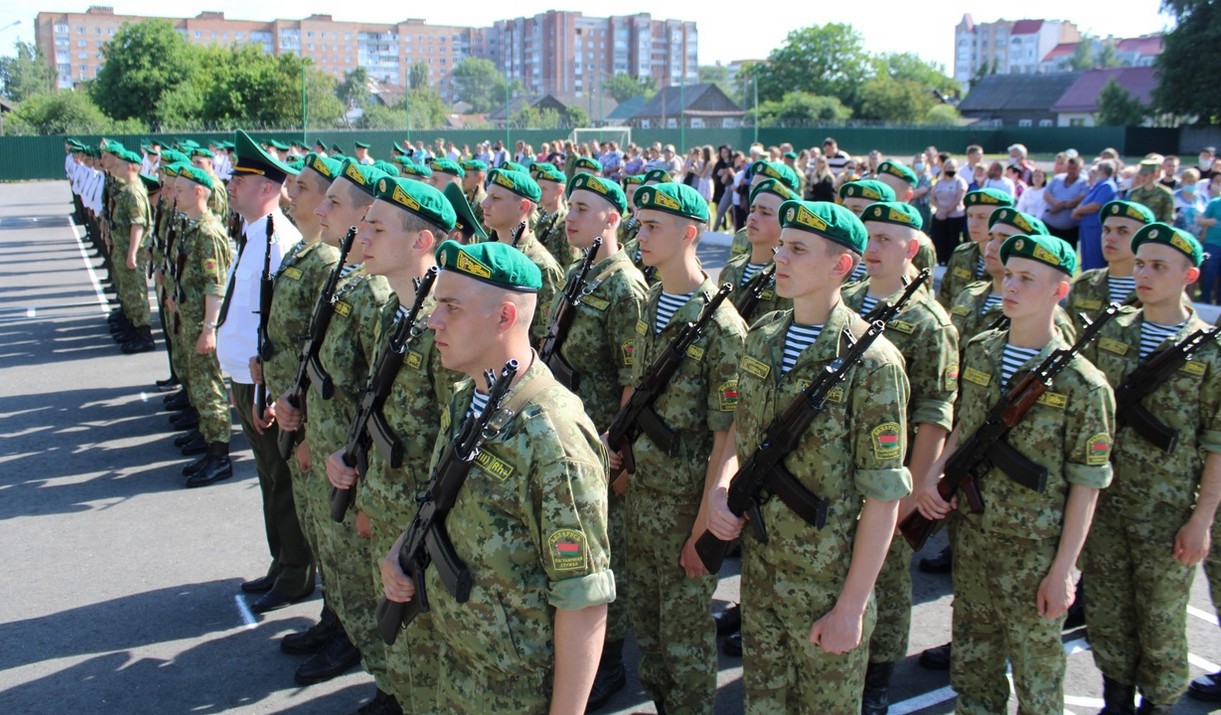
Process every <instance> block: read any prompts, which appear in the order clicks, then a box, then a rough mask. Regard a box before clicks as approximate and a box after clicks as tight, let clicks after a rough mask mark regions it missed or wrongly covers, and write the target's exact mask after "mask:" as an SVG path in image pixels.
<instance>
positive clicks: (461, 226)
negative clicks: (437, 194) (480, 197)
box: [442, 181, 488, 243]
mask: <svg viewBox="0 0 1221 715" xmlns="http://www.w3.org/2000/svg"><path fill="white" fill-rule="evenodd" d="M442 193H443V194H445V198H447V199H449V205H450V206H452V207H453V209H454V215H455V217H456V218H455V221H454V228H456V229H458V230H460V231H462V235H463V237H465V238H466V243H472V242H473V239H478V240H480V241H486V240H488V234H487V232H486V231H484V230H483V226H482V225H480V223H479V219H477V218H475V212H474V211H472V210H471V204H470V202H469V201H467V200H466V194H465V193H464V192H463V191H462V187H461V186H459V185H458V184H455V183H453V182H452V181H451V182H448V183H446V184H445V191H443V192H442Z"/></svg>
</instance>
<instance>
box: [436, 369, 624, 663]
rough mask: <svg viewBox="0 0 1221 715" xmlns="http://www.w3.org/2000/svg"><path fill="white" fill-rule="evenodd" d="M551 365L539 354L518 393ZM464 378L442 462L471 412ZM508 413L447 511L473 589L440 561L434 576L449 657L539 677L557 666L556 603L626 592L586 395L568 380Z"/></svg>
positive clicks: (447, 424)
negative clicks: (447, 576) (453, 579)
mask: <svg viewBox="0 0 1221 715" xmlns="http://www.w3.org/2000/svg"><path fill="white" fill-rule="evenodd" d="M549 377H550V372H549V371H548V370H547V368H546V366H544V365H543V364H542V363H541V362H540V361H539V360H538V359H537V356H535V359H534V361H533V363H532V364H531V365H530V367H529V368H528V369H527V370H526V373H525V375H524V376H523V377H521V378H520V380H519V382H518V383H517V384H516V385H515V386H514V388H513V390H512V391H510V393H509V396H508V401H512V399H513V393H514V392H516V391H518V390H522V389H524V388H525V387H526V386H527V385H528V384H529V382H530V381H532V380H538V379H546V378H549ZM456 389H457V392H456V394H455V395H454V398H453V400H452V401H451V402H450V404H449V405H448V408H447V409H444V410H442V413H441V431H440V433H439V434H438V437H437V441H436V445H435V448H434V449H433V457H432V462H433V467H435V466H436V462H437V460H438V459H439V458H440V455H441V453H442V451H443V450H444V448H445V446H446V445H447V444H448V443H449V441H450V439H452V437H453V436H454V434H455V433H456V432H457V430H458V429H459V427H460V426H461V424H462V422H463V417H464V415H465V414H466V410H467V408H468V407H469V406H470V403H471V397H472V395H473V393H474V384H473V383H472V382H471V380H469V379H466V380H464V381H463V382H462V383H459V384H458V385H457V386H456ZM505 415H507V413H502V416H501V417H496V416H494V417H493V418H492V420H493V424H497V423H500V422H504V424H503V425H501V426H500V428H499V431H497V432H496V433H495V434H493V435H492V436H491V437H490V438H489V439H488V440H487V441H486V442H485V443H484V444H483V447H482V448H481V450H480V452H479V456H478V457H476V459H475V464H474V467H473V468H472V469H471V471H470V474H469V475H468V476H467V478H466V482H465V484H464V485H463V487H462V490H461V491H460V492H459V493H458V498H457V501H456V503H455V504H454V507H453V509H452V510H451V511H450V512H449V516H448V518H447V519H446V526H447V527H448V532H449V537H450V540H451V541H452V542H453V545H454V549H455V550H456V551H457V553H458V556H460V557H461V558H462V560H463V562H465V563H466V565H467V566H468V567H469V568H470V570H471V574H472V575H473V577H474V584H473V586H472V588H471V594H470V600H469V601H467V602H466V603H464V604H459V603H457V602H455V601H454V599H453V598H452V597H451V596H450V595H449V593H448V592H447V591H446V590H445V587H444V585H443V584H442V583H441V579H440V576H438V574H437V569H435V568H430V569H428V572H427V578H428V581H427V584H428V591H429V593H430V594H431V595H432V599H431V605H432V624H433V626H434V628H435V632H436V633H438V634H440V637H441V638H442V639H443V640H444V642H445V645H446V651H447V653H448V657H449V661H448V664H449V665H451V666H457V667H461V668H462V669H463V670H464V671H469V670H476V669H477V670H479V671H483V672H487V671H489V670H490V671H491V672H493V673H496V674H499V675H500V676H501V677H507V678H520V677H533V678H534V679H536V680H537V679H538V678H537V676H538V675H539V674H544V675H545V674H548V673H550V672H551V671H552V670H553V668H554V662H555V646H554V618H555V610H556V609H561V610H578V609H581V608H585V607H588V606H595V605H601V604H604V603H609V602H611V601H613V600H614V599H615V578H614V574H613V572H612V571H611V570H610V543H609V539H608V537H607V527H606V520H607V512H606V509H607V506H606V498H607V491H608V489H607V478H606V470H607V467H606V453H605V450H604V449H603V447H602V445H601V441H600V439H599V437H598V432H597V430H596V429H595V428H594V426H593V423H592V422H590V420H589V418H588V417H587V416H586V415H585V413H584V410H583V409H582V407H581V402H580V400H578V399H577V398H576V396H575V395H573V394H572V393H571V392H569V391H568V390H566V389H564V388H563V387H562V386H561V385H559V384H558V383H556V384H552V385H551V386H549V387H547V388H546V389H544V390H542V392H541V393H539V394H537V395H535V396H534V397H533V398H532V399H531V400H530V401H529V402H527V403H526V405H525V406H524V407H521V408H520V409H519V410H518V411H517V412H516V414H514V415H511V416H507V418H506V417H505ZM546 679H547V680H549V677H548V678H546Z"/></svg>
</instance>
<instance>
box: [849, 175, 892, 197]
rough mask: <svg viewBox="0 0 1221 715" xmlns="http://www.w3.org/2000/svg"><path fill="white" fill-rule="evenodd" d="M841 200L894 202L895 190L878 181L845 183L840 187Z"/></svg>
mask: <svg viewBox="0 0 1221 715" xmlns="http://www.w3.org/2000/svg"><path fill="white" fill-rule="evenodd" d="M839 197H840V199H869V200H870V201H894V200H895V199H897V198H898V197H897V196H895V190H894V189H892V188H890V185H888V184H884V183H882V182H881V181H878V180H876V179H860V180H858V181H848V182H845V183H844V185H843V186H840V187H839Z"/></svg>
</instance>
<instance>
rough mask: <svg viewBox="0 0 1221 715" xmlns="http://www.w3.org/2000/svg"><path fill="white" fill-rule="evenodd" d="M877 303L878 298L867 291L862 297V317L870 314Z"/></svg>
mask: <svg viewBox="0 0 1221 715" xmlns="http://www.w3.org/2000/svg"><path fill="white" fill-rule="evenodd" d="M877 305H878V299H877V298H874V297H873V296H871V295H869V294H868V293H866V294H865V297H864V298H862V299H861V317H864V316H866V315H869V311H871V310H873V309H874V308H876V307H877Z"/></svg>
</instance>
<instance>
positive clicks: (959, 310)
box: [950, 305, 971, 315]
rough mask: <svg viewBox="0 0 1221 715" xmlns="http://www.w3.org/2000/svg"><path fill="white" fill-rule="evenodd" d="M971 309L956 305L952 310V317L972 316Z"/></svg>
mask: <svg viewBox="0 0 1221 715" xmlns="http://www.w3.org/2000/svg"><path fill="white" fill-rule="evenodd" d="M970 314H971V308H970V307H969V306H966V305H956V306H954V307H953V308H950V315H970Z"/></svg>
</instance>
